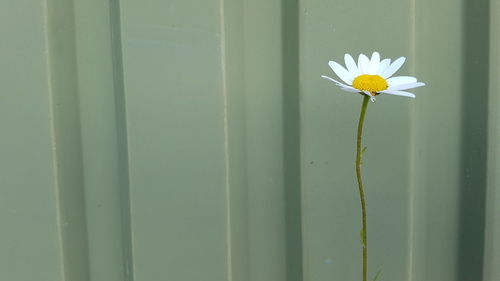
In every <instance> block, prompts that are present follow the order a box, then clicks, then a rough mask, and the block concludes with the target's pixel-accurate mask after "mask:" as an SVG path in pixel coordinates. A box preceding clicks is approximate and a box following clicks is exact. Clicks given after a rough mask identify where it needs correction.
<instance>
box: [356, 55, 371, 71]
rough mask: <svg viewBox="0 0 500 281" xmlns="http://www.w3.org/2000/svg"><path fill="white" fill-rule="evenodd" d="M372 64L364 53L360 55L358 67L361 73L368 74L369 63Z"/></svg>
mask: <svg viewBox="0 0 500 281" xmlns="http://www.w3.org/2000/svg"><path fill="white" fill-rule="evenodd" d="M369 64H370V60H369V59H368V57H367V56H365V55H364V54H360V55H359V57H358V69H359V72H361V74H366V73H367V71H368V65H369Z"/></svg>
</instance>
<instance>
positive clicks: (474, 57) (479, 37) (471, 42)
mask: <svg viewBox="0 0 500 281" xmlns="http://www.w3.org/2000/svg"><path fill="white" fill-rule="evenodd" d="M463 3H464V7H463V12H464V15H463V19H464V20H463V23H462V24H463V25H462V28H463V66H462V68H463V79H462V81H463V82H462V83H463V93H462V94H463V98H462V99H463V102H462V124H461V125H462V137H461V139H462V143H461V146H462V147H461V165H462V167H461V168H462V170H461V175H462V178H461V181H460V182H461V186H460V189H459V192H460V201H459V208H460V213H459V216H458V218H459V229H458V239H459V240H458V243H459V245H457V246H458V249H457V250H458V257H457V258H458V267H457V268H458V269H459V272H458V278H459V279H458V280H459V281H475V280H482V270H483V252H484V248H483V245H484V226H485V207H484V206H485V195H486V153H487V141H486V138H487V134H486V132H487V120H488V116H487V113H488V72H489V18H488V17H487V15H488V14H489V0H464V2H463Z"/></svg>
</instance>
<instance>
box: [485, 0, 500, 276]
mask: <svg viewBox="0 0 500 281" xmlns="http://www.w3.org/2000/svg"><path fill="white" fill-rule="evenodd" d="M490 5H491V7H490V38H489V39H490V43H489V45H490V50H489V53H490V68H489V71H490V73H489V77H490V81H489V86H490V88H489V100H488V105H489V108H488V109H489V112H488V115H489V116H488V117H489V119H488V153H487V158H488V159H487V160H488V167H487V173H488V174H487V196H486V198H487V202H486V216H485V243H484V268H483V275H484V281H497V280H500V267H499V266H498V265H499V264H500V242H499V241H498V239H499V237H500V174H499V173H498V169H499V168H500V162H499V161H500V143H499V141H500V112H499V110H500V82H499V80H498V77H499V76H500V1H499V0H492V1H491V2H490Z"/></svg>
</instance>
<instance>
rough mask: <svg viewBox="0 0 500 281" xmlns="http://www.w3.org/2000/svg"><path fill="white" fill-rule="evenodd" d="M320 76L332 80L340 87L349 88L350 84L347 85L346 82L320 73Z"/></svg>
mask: <svg viewBox="0 0 500 281" xmlns="http://www.w3.org/2000/svg"><path fill="white" fill-rule="evenodd" d="M321 78H325V79H328V80H330V81H332V82H333V83H335V85H337V86H339V87H342V88H349V87H350V86H347V85H346V84H344V83H340V82H339V81H337V80H335V79H333V78H331V77H328V76H325V75H321Z"/></svg>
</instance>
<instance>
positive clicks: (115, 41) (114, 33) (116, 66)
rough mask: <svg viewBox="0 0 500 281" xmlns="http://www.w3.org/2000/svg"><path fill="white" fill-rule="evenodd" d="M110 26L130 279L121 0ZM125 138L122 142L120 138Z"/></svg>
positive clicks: (114, 3) (113, 1)
mask: <svg viewBox="0 0 500 281" xmlns="http://www.w3.org/2000/svg"><path fill="white" fill-rule="evenodd" d="M109 6H110V21H111V22H110V27H111V44H112V45H111V47H112V61H113V79H114V81H113V85H114V92H115V93H114V94H115V104H116V115H117V116H116V122H117V130H118V132H117V135H118V157H119V159H118V161H119V162H118V165H119V174H120V185H123V186H122V187H121V188H120V189H121V192H120V194H121V204H120V205H121V208H122V231H123V232H124V233H123V234H124V237H122V238H123V248H124V249H123V252H124V253H123V255H124V256H123V262H124V265H125V278H126V280H128V281H133V280H134V279H135V268H134V262H133V239H132V236H133V232H132V226H131V224H132V222H131V212H132V211H131V202H130V160H129V159H130V157H129V154H128V153H129V149H128V138H129V136H128V131H127V123H128V122H127V114H126V110H127V108H126V96H125V85H124V69H123V46H122V37H121V24H122V22H121V16H120V12H121V9H120V0H110V5H109ZM120 140H121V141H120Z"/></svg>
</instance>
